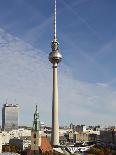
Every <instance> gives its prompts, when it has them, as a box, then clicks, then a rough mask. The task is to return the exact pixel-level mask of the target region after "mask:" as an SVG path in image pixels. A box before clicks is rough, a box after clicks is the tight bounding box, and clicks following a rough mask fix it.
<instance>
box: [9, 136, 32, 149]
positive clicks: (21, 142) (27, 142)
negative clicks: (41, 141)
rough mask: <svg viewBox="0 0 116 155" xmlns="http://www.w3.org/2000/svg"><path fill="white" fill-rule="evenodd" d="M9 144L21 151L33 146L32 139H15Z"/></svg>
mask: <svg viewBox="0 0 116 155" xmlns="http://www.w3.org/2000/svg"><path fill="white" fill-rule="evenodd" d="M9 144H10V145H13V146H16V148H17V150H19V151H24V150H25V149H27V148H29V147H30V146H31V137H21V139H19V138H13V139H10V141H9Z"/></svg>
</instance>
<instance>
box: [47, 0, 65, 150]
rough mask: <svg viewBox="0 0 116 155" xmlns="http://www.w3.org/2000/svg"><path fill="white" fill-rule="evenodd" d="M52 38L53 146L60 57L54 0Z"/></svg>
mask: <svg viewBox="0 0 116 155" xmlns="http://www.w3.org/2000/svg"><path fill="white" fill-rule="evenodd" d="M54 4H55V9H54V38H53V41H52V44H51V47H52V52H51V53H50V54H49V61H50V62H51V63H52V64H53V98H52V139H51V143H52V145H53V147H55V146H58V145H59V120H58V79H57V76H58V63H59V62H60V61H61V59H62V55H61V54H60V51H59V47H58V45H59V43H58V40H57V36H56V0H54Z"/></svg>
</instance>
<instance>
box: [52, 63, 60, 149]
mask: <svg viewBox="0 0 116 155" xmlns="http://www.w3.org/2000/svg"><path fill="white" fill-rule="evenodd" d="M57 72H58V69H57V63H54V64H53V99H52V145H53V146H56V145H59V120H58V75H57Z"/></svg>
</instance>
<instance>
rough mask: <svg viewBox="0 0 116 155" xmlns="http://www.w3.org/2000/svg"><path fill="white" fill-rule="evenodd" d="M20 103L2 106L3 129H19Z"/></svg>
mask: <svg viewBox="0 0 116 155" xmlns="http://www.w3.org/2000/svg"><path fill="white" fill-rule="evenodd" d="M18 113H19V107H18V105H17V104H16V105H13V104H4V105H3V108H2V130H6V131H9V130H12V129H18Z"/></svg>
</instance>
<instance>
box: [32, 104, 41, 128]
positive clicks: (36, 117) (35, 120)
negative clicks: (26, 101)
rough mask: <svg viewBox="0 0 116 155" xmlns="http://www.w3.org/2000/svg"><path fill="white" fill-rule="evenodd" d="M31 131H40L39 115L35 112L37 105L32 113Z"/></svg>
mask: <svg viewBox="0 0 116 155" xmlns="http://www.w3.org/2000/svg"><path fill="white" fill-rule="evenodd" d="M33 130H35V131H39V130H40V121H39V113H38V111H37V105H36V110H35V113H34V121H33Z"/></svg>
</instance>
